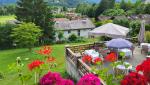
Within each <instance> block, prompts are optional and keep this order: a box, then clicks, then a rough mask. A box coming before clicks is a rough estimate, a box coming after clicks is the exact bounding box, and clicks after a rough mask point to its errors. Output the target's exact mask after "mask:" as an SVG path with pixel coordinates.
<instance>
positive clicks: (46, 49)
mask: <svg viewBox="0 0 150 85" xmlns="http://www.w3.org/2000/svg"><path fill="white" fill-rule="evenodd" d="M51 52H52V48H51V47H50V46H44V47H42V48H41V49H40V50H39V51H37V53H39V54H41V55H50V54H51Z"/></svg>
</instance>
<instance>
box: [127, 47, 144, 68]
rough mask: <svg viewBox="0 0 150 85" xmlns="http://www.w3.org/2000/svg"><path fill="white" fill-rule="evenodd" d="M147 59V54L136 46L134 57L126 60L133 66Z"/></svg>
mask: <svg viewBox="0 0 150 85" xmlns="http://www.w3.org/2000/svg"><path fill="white" fill-rule="evenodd" d="M145 59H146V55H145V54H144V53H143V54H141V48H139V47H136V48H135V50H134V55H133V57H132V58H130V59H128V60H126V61H127V62H129V63H130V64H131V65H132V66H133V68H134V67H136V66H137V65H138V64H140V63H142V61H143V60H145Z"/></svg>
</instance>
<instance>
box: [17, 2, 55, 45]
mask: <svg viewBox="0 0 150 85" xmlns="http://www.w3.org/2000/svg"><path fill="white" fill-rule="evenodd" d="M16 16H17V19H18V20H20V21H23V22H33V23H35V24H36V25H37V26H40V28H41V29H42V30H43V37H42V38H41V39H42V40H41V41H43V42H44V44H49V43H51V42H52V41H54V36H55V31H54V28H53V25H54V21H53V15H52V12H51V9H50V8H49V7H48V6H47V2H45V1H44V0H20V1H18V2H17V7H16Z"/></svg>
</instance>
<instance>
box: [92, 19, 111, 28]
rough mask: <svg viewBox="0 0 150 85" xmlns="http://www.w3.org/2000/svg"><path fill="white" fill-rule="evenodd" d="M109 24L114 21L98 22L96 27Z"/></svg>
mask: <svg viewBox="0 0 150 85" xmlns="http://www.w3.org/2000/svg"><path fill="white" fill-rule="evenodd" d="M107 23H112V20H103V21H98V22H96V23H95V25H96V27H98V26H101V25H104V24H107Z"/></svg>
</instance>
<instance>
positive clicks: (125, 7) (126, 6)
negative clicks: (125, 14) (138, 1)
mask: <svg viewBox="0 0 150 85" xmlns="http://www.w3.org/2000/svg"><path fill="white" fill-rule="evenodd" d="M133 7H134V4H133V3H132V2H131V0H128V1H127V2H126V1H125V0H122V1H121V3H120V8H121V9H123V10H125V11H128V10H131V9H132V8H133Z"/></svg>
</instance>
